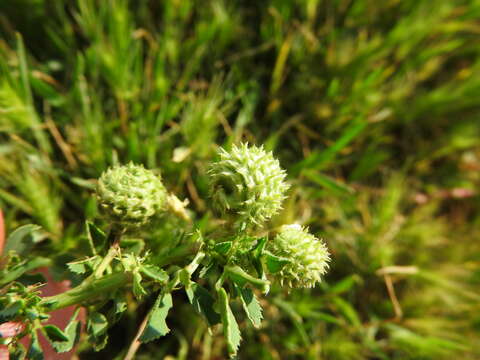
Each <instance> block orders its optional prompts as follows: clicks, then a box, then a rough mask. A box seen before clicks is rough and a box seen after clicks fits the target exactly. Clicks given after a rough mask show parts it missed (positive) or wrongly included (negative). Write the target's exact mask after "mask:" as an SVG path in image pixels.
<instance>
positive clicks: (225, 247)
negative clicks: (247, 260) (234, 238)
mask: <svg viewBox="0 0 480 360" xmlns="http://www.w3.org/2000/svg"><path fill="white" fill-rule="evenodd" d="M231 248H232V242H231V241H224V242H220V243H218V244H215V246H214V247H213V250H214V251H216V252H217V253H219V254H220V255H225V254H227V253H228V252H229V251H230V249H231Z"/></svg>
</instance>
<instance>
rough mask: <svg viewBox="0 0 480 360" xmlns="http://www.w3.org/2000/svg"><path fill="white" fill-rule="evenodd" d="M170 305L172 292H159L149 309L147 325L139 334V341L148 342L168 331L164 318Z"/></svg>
mask: <svg viewBox="0 0 480 360" xmlns="http://www.w3.org/2000/svg"><path fill="white" fill-rule="evenodd" d="M171 307H172V294H170V293H167V294H160V295H159V296H158V298H157V301H156V302H155V305H154V306H153V308H152V310H151V311H150V315H149V316H148V322H147V326H146V327H145V330H144V331H143V333H142V335H141V336H140V341H141V342H149V341H152V340H155V339H157V338H159V337H161V336H165V335H166V334H168V333H169V331H170V329H169V328H168V326H167V323H166V321H165V320H166V318H167V315H168V311H169V310H170V309H171Z"/></svg>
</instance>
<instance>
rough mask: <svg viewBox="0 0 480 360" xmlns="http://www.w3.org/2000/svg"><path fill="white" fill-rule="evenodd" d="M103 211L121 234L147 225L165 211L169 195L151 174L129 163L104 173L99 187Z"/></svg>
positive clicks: (99, 199)
mask: <svg viewBox="0 0 480 360" xmlns="http://www.w3.org/2000/svg"><path fill="white" fill-rule="evenodd" d="M97 198H98V202H99V205H100V211H101V212H102V213H103V215H104V217H105V218H106V219H107V220H109V221H111V222H112V225H113V226H114V227H116V228H117V229H119V230H132V229H135V228H138V227H140V226H142V225H145V224H146V223H147V222H148V221H149V220H150V219H151V218H152V217H153V216H154V215H157V214H159V213H160V212H161V211H162V210H164V209H165V207H166V199H167V191H166V190H165V187H164V186H163V184H162V181H161V180H160V177H158V176H157V175H155V174H154V173H153V172H152V171H151V170H147V169H145V168H144V167H143V166H142V165H135V164H133V163H129V164H127V165H120V166H114V167H112V168H110V169H108V170H107V171H105V172H104V173H103V174H102V176H101V177H100V179H99V180H98V185H97Z"/></svg>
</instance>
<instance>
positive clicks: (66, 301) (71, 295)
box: [40, 272, 131, 311]
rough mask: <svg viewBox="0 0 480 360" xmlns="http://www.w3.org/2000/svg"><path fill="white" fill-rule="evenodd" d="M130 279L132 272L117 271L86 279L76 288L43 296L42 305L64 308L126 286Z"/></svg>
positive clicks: (51, 308) (51, 307)
mask: <svg viewBox="0 0 480 360" xmlns="http://www.w3.org/2000/svg"><path fill="white" fill-rule="evenodd" d="M130 280H131V274H130V273H125V272H117V273H113V274H111V275H105V276H103V277H101V278H99V279H92V280H91V281H85V282H84V283H82V284H80V285H79V286H77V287H76V288H73V289H71V290H68V291H66V292H64V293H62V294H58V295H54V296H49V297H46V298H43V299H42V301H41V302H40V305H44V306H45V307H47V309H48V311H53V310H57V309H62V308H64V307H67V306H70V305H78V304H81V303H83V302H85V301H87V300H91V299H93V298H97V297H100V296H105V295H109V294H111V293H112V292H113V291H114V290H116V289H119V288H121V287H123V286H125V285H126V284H127V283H129V282H130Z"/></svg>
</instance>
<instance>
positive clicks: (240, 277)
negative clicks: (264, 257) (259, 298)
mask: <svg viewBox="0 0 480 360" xmlns="http://www.w3.org/2000/svg"><path fill="white" fill-rule="evenodd" d="M224 271H225V275H227V276H228V277H229V278H230V279H231V280H232V281H233V282H234V283H235V284H237V285H238V286H240V287H243V286H244V285H245V284H247V283H249V284H251V285H253V286H255V287H257V288H259V289H261V290H262V291H264V292H266V291H268V289H269V288H270V282H269V281H268V280H263V279H258V278H256V277H253V276H252V275H250V274H248V273H247V272H245V271H244V270H243V269H242V268H241V267H239V266H225V268H224Z"/></svg>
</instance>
